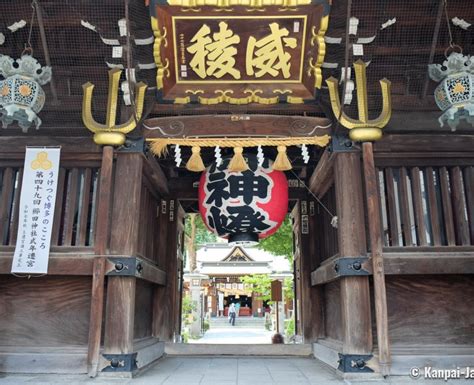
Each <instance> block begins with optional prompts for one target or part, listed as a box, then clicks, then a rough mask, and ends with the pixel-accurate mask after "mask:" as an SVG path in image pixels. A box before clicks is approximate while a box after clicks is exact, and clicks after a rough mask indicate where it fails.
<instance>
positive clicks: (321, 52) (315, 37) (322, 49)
mask: <svg viewBox="0 0 474 385" xmlns="http://www.w3.org/2000/svg"><path fill="white" fill-rule="evenodd" d="M328 26H329V15H327V16H324V17H323V18H322V19H321V26H320V27H319V31H318V32H317V33H316V28H315V27H314V26H313V28H311V35H312V37H311V41H310V44H311V47H314V46H315V45H316V43H317V46H318V51H317V52H318V54H317V56H316V61H315V62H313V58H311V57H310V58H309V59H308V65H309V69H308V76H311V75H313V76H314V88H318V89H319V88H321V85H322V82H323V74H322V70H321V66H322V65H323V62H324V57H325V56H326V42H325V41H324V35H325V34H326V31H327V29H328Z"/></svg>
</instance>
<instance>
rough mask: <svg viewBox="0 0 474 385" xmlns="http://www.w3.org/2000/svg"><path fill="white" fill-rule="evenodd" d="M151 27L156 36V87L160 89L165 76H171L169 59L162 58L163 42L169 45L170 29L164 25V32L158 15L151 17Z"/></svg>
mask: <svg viewBox="0 0 474 385" xmlns="http://www.w3.org/2000/svg"><path fill="white" fill-rule="evenodd" d="M151 28H152V30H153V35H154V36H155V42H154V43H153V58H154V60H155V64H156V87H157V89H158V90H161V89H162V88H163V79H164V78H165V77H167V78H169V77H170V71H169V65H170V63H169V60H168V59H167V58H165V59H164V60H162V59H161V44H163V47H168V39H167V35H168V31H167V30H166V27H163V32H162V30H161V28H160V26H159V23H158V19H157V18H156V17H151Z"/></svg>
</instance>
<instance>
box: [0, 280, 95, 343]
mask: <svg viewBox="0 0 474 385" xmlns="http://www.w3.org/2000/svg"><path fill="white" fill-rule="evenodd" d="M90 286H91V279H90V278H89V277H40V278H31V279H27V278H17V277H13V276H2V277H1V279H0V346H23V347H40V346H56V347H58V346H66V347H71V346H84V347H85V346H87V337H88V334H89V312H90Z"/></svg>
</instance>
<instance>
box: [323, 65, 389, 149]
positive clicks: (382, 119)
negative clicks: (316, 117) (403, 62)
mask: <svg viewBox="0 0 474 385" xmlns="http://www.w3.org/2000/svg"><path fill="white" fill-rule="evenodd" d="M365 67H366V65H365V63H364V62H363V61H362V60H357V61H356V62H355V63H354V70H355V78H356V86H357V87H356V88H357V108H358V110H359V119H358V120H357V119H353V118H350V117H348V116H347V115H346V114H345V113H344V112H343V113H342V114H341V103H340V99H339V91H338V88H337V87H338V81H337V79H335V78H333V77H330V78H329V79H327V80H326V83H327V85H328V88H329V95H330V99H331V107H332V111H333V113H334V115H335V116H336V118H337V119H339V121H340V123H341V124H342V125H343V126H344V127H346V128H347V129H349V130H350V133H349V137H350V138H351V139H352V140H353V141H356V142H373V141H376V140H379V139H381V138H382V128H384V127H385V126H386V125H387V123H388V122H389V120H390V117H391V115H392V97H391V94H390V84H391V83H390V81H389V80H387V79H382V80H380V87H381V88H382V98H383V104H382V112H381V113H380V115H379V116H378V117H377V118H376V119H372V120H369V108H368V103H367V77H366V73H365Z"/></svg>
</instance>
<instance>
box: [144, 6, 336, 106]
mask: <svg viewBox="0 0 474 385" xmlns="http://www.w3.org/2000/svg"><path fill="white" fill-rule="evenodd" d="M154 7H155V10H154V11H155V12H154V13H152V27H153V30H154V34H155V45H154V56H155V63H156V64H157V67H158V70H157V87H158V89H159V91H160V92H159V96H160V98H162V99H163V100H165V101H166V102H170V101H172V102H174V103H190V102H193V101H194V102H199V103H201V104H217V103H231V104H247V103H252V102H257V103H262V104H273V103H278V102H280V101H285V102H290V103H303V102H304V101H305V100H308V99H312V98H313V97H314V94H315V88H318V87H319V86H320V84H321V79H320V72H321V71H320V66H321V64H322V61H323V59H324V51H325V49H324V48H325V47H324V32H325V30H326V28H327V22H328V15H327V14H326V13H327V12H328V8H327V7H326V6H325V5H324V4H322V3H319V4H315V5H313V4H309V5H301V6H296V7H290V8H284V7H278V6H268V7H262V8H250V7H245V6H234V7H231V8H219V7H210V6H203V7H199V8H190V7H179V6H169V5H154ZM153 15H154V16H153Z"/></svg>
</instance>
